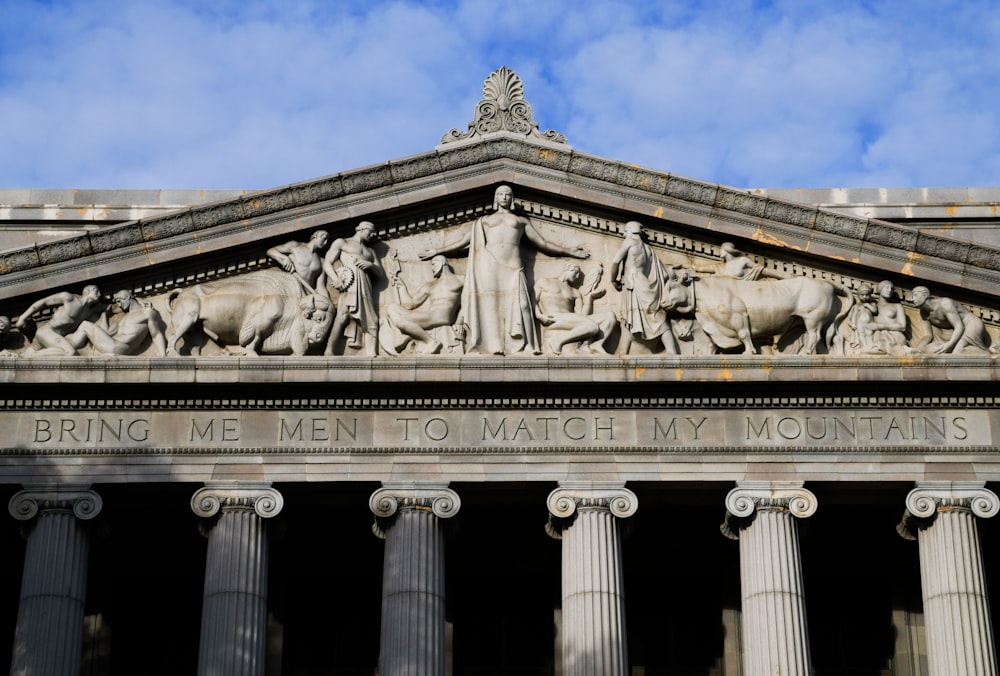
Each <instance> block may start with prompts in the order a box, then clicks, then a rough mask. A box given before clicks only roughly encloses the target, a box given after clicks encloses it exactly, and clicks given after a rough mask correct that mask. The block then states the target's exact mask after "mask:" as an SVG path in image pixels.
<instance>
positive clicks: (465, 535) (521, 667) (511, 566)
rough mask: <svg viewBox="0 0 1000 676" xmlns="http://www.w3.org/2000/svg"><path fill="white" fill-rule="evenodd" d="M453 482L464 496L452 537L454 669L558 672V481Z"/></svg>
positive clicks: (527, 674)
mask: <svg viewBox="0 0 1000 676" xmlns="http://www.w3.org/2000/svg"><path fill="white" fill-rule="evenodd" d="M451 488H452V489H453V490H455V491H456V492H457V493H458V494H459V495H460V496H461V498H462V510H461V511H460V512H459V513H458V515H457V516H456V517H455V518H454V519H453V521H454V522H455V523H454V524H449V526H450V527H452V530H451V531H450V532H449V531H446V532H449V537H448V539H447V541H446V543H445V552H446V554H445V556H446V559H447V581H446V592H445V594H446V595H445V599H446V601H445V603H446V608H447V610H446V616H447V620H448V622H449V623H450V625H451V626H452V627H453V633H452V641H451V645H452V654H453V663H452V669H453V670H452V672H451V673H453V674H454V676H550V675H551V674H554V673H556V672H555V664H554V659H555V657H554V656H555V655H556V654H557V651H556V647H555V641H556V622H557V620H558V613H557V610H558V605H559V602H560V601H559V599H560V597H561V591H560V579H559V576H560V561H561V547H560V543H559V542H558V541H556V540H553V539H551V538H550V537H549V536H548V535H546V533H545V524H546V521H547V518H548V510H547V508H546V503H545V500H546V497H547V496H548V494H549V492H550V491H551V490H552V489H553V488H555V483H551V484H550V483H546V482H535V483H523V484H520V483H519V484H514V483H511V484H493V485H491V484H461V483H457V484H452V486H451Z"/></svg>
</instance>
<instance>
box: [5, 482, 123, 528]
mask: <svg viewBox="0 0 1000 676" xmlns="http://www.w3.org/2000/svg"><path fill="white" fill-rule="evenodd" d="M103 504H104V503H103V502H102V500H101V496H100V495H98V494H97V493H95V492H94V491H92V490H90V484H34V485H26V486H25V487H24V490H21V491H18V492H17V493H15V494H14V496H13V497H12V498H11V499H10V502H9V503H8V504H7V508H8V510H9V511H10V515H11V516H13V517H14V518H15V519H18V520H19V521H30V520H31V519H33V518H35V516H37V514H38V512H39V511H40V510H41V511H44V510H49V509H65V510H72V512H73V515H74V516H75V517H76V518H78V519H80V520H82V521H87V520H89V519H93V518H94V517H96V516H97V515H98V514H100V512H101V507H102V506H103Z"/></svg>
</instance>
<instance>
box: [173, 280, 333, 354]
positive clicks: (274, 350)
mask: <svg viewBox="0 0 1000 676" xmlns="http://www.w3.org/2000/svg"><path fill="white" fill-rule="evenodd" d="M169 303H170V313H171V321H170V324H171V328H172V331H171V336H170V340H169V343H168V346H167V352H168V354H174V355H175V354H177V341H178V340H180V338H181V336H184V335H186V334H188V332H189V331H191V330H192V329H194V328H196V327H199V328H200V329H201V330H202V331H203V332H204V333H205V334H206V335H208V336H209V337H210V338H212V339H213V340H215V341H216V342H217V343H219V344H220V345H223V346H226V345H239V346H242V347H244V348H246V354H248V355H257V354H289V353H291V354H295V355H303V354H305V353H306V350H308V349H309V346H310V345H316V344H325V341H326V334H327V333H328V332H329V330H330V325H331V324H332V323H333V315H334V312H335V310H334V308H333V306H332V304H331V302H330V299H329V298H327V297H325V296H321V295H315V294H305V293H304V292H303V288H302V285H301V284H300V283H299V281H298V280H297V279H295V277H294V276H292V275H290V274H288V273H287V272H285V271H283V270H261V271H259V272H251V273H249V274H246V275H241V276H239V277H233V278H231V279H226V280H221V281H218V282H210V283H207V284H197V285H195V286H192V287H188V288H186V289H183V290H180V291H174V292H171V294H170V296H169Z"/></svg>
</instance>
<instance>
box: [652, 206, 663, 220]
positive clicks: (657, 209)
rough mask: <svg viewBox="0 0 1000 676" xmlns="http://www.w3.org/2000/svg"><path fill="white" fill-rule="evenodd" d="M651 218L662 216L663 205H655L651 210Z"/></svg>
mask: <svg viewBox="0 0 1000 676" xmlns="http://www.w3.org/2000/svg"><path fill="white" fill-rule="evenodd" d="M653 218H663V207H656V211H654V212H653Z"/></svg>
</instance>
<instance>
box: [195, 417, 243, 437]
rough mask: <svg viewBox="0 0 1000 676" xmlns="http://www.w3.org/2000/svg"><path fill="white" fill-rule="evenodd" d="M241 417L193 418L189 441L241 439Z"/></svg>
mask: <svg viewBox="0 0 1000 676" xmlns="http://www.w3.org/2000/svg"><path fill="white" fill-rule="evenodd" d="M239 440H240V420H239V418H207V419H201V420H199V419H198V418H191V438H190V439H189V441H192V442H199V441H239Z"/></svg>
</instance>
